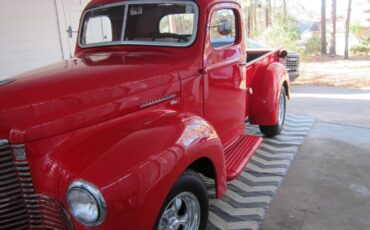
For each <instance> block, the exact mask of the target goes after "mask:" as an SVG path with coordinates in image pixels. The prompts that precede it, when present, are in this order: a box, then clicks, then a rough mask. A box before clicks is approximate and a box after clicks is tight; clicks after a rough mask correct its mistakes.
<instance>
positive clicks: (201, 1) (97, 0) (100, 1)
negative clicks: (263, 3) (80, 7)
mask: <svg viewBox="0 0 370 230" xmlns="http://www.w3.org/2000/svg"><path fill="white" fill-rule="evenodd" d="M136 1H138V0H92V1H90V3H89V4H88V5H87V6H86V9H91V8H95V7H98V6H101V5H105V4H111V3H118V2H136ZM139 1H142V2H145V1H147V0H139ZM153 1H156V0H150V1H147V2H153ZM157 1H158V2H167V0H157ZM170 1H173V2H176V1H180V0H170ZM184 1H193V2H196V3H198V5H199V7H200V8H204V7H208V6H209V5H210V4H211V3H216V2H226V1H224V0H184ZM227 2H236V3H238V1H236V0H228V1H227Z"/></svg>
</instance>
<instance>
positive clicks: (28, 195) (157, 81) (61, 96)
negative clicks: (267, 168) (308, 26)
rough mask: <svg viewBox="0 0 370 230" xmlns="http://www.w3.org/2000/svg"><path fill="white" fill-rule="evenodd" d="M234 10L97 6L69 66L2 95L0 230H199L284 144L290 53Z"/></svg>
mask: <svg viewBox="0 0 370 230" xmlns="http://www.w3.org/2000/svg"><path fill="white" fill-rule="evenodd" d="M244 30H245V27H244V25H243V20H242V13H241V8H240V5H239V3H238V2H236V1H234V0H225V1H213V0H198V1H191V0H184V1H175V0H168V1H167V0H151V1H122V0H92V1H91V2H90V3H89V4H88V6H87V7H86V9H85V10H84V12H83V15H82V18H81V26H80V30H79V36H78V44H77V48H76V54H75V57H74V58H72V59H71V60H69V61H65V62H60V63H56V64H54V65H50V66H47V67H45V68H41V69H38V70H35V71H32V72H28V73H25V74H23V75H20V76H17V77H15V78H13V79H8V80H6V81H3V82H1V83H0V85H1V86H0V101H1V103H0V229H24V228H30V229H39V228H42V229H66V230H69V229H110V230H111V229H127V230H141V229H143V230H146V229H160V230H162V229H184V230H190V229H192V230H193V229H194V230H196V229H204V228H205V226H206V224H207V219H208V218H207V217H208V196H207V190H206V187H205V185H204V182H203V179H202V178H203V177H201V176H200V174H201V175H203V176H204V177H209V178H212V179H214V180H215V182H216V183H215V185H216V191H217V197H218V198H220V197H222V195H223V194H224V193H225V191H226V189H227V186H226V182H227V181H228V180H232V179H234V178H236V177H237V176H238V175H239V174H240V173H241V171H242V170H243V169H244V167H245V165H246V164H247V162H248V160H249V159H250V158H251V157H252V155H253V154H254V152H255V150H256V148H257V147H258V146H259V144H260V142H261V137H256V136H246V135H243V130H244V127H245V120H246V119H248V120H249V122H250V123H251V124H257V125H259V126H260V128H261V131H262V132H263V133H264V134H265V135H266V136H274V135H277V134H279V132H280V131H281V129H282V127H283V125H284V117H285V106H286V98H288V97H289V82H288V75H287V71H286V69H285V67H284V63H283V61H284V57H285V56H286V54H287V53H286V51H283V50H275V51H270V50H266V51H261V50H259V51H253V50H251V51H247V52H246V51H245V50H246V49H245V45H244V44H245V42H244V40H245V37H244V34H245V31H244Z"/></svg>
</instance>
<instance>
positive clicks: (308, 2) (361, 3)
mask: <svg viewBox="0 0 370 230" xmlns="http://www.w3.org/2000/svg"><path fill="white" fill-rule="evenodd" d="M273 1H276V2H277V4H278V2H281V1H282V0H272V2H273ZM331 3H332V1H331V0H327V1H326V7H327V13H326V15H327V18H330V15H331ZM287 4H288V11H290V13H292V14H293V15H294V16H296V17H306V18H308V19H310V17H309V16H307V15H304V14H302V13H301V12H300V10H299V7H298V6H302V7H304V8H305V9H307V10H309V11H311V12H312V13H313V17H314V20H320V15H321V0H287ZM347 7H348V0H337V15H338V16H344V17H346V15H347ZM366 8H368V9H370V3H369V1H368V0H352V22H353V23H360V24H365V25H366V24H369V23H368V22H366V18H367V17H370V16H366V15H365V14H364V12H363V11H364V10H365V9H366Z"/></svg>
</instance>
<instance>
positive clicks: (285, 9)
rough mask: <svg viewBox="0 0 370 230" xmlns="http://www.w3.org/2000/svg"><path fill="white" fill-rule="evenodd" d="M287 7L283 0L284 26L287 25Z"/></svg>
mask: <svg viewBox="0 0 370 230" xmlns="http://www.w3.org/2000/svg"><path fill="white" fill-rule="evenodd" d="M286 7H287V6H286V0H283V9H284V23H285V25H286V23H287V17H288V16H287V14H288V12H287V8H286Z"/></svg>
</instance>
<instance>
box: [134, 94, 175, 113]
mask: <svg viewBox="0 0 370 230" xmlns="http://www.w3.org/2000/svg"><path fill="white" fill-rule="evenodd" d="M175 97H176V94H175V93H173V94H169V95H166V96H163V97H159V98H155V99H151V100H149V101H146V102H144V103H142V104H141V105H140V108H141V109H142V108H146V107H149V106H152V105H155V104H159V103H161V102H164V101H167V100H170V99H172V98H175ZM171 105H173V103H171Z"/></svg>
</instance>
